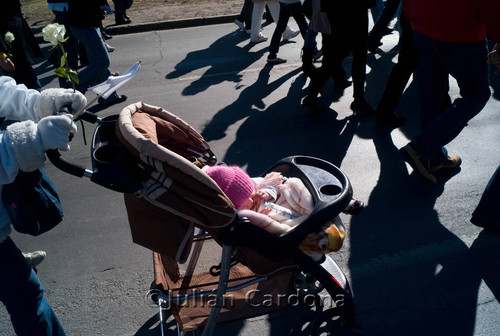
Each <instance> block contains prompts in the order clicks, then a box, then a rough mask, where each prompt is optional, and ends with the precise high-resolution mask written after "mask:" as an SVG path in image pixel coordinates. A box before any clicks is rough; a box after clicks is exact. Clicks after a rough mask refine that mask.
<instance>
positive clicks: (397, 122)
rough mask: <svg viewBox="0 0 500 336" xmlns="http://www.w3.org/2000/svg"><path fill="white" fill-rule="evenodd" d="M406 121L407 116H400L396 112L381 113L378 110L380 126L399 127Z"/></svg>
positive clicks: (378, 123)
mask: <svg viewBox="0 0 500 336" xmlns="http://www.w3.org/2000/svg"><path fill="white" fill-rule="evenodd" d="M405 123H406V118H405V117H398V116H397V115H395V114H380V113H379V112H378V111H377V125H378V126H379V127H389V128H398V127H401V126H403V125H404V124H405Z"/></svg>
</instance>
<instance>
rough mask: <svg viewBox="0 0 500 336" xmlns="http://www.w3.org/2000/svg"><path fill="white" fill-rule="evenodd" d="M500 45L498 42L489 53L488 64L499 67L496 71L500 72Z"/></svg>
mask: <svg viewBox="0 0 500 336" xmlns="http://www.w3.org/2000/svg"><path fill="white" fill-rule="evenodd" d="M499 52H500V45H499V44H498V43H497V44H496V45H495V48H493V51H492V52H490V53H489V54H488V64H493V65H494V66H496V67H497V69H496V70H495V73H496V74H498V73H500V54H499Z"/></svg>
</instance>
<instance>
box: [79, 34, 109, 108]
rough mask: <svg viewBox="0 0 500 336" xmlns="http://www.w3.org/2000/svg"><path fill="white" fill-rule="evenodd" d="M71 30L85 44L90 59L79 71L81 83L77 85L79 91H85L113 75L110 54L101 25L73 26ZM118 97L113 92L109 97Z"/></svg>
mask: <svg viewBox="0 0 500 336" xmlns="http://www.w3.org/2000/svg"><path fill="white" fill-rule="evenodd" d="M71 31H72V32H73V35H74V36H75V37H76V38H77V40H78V41H80V42H81V43H82V44H83V45H84V46H85V52H86V53H87V58H88V61H89V64H88V65H87V67H86V68H85V69H83V70H82V71H80V72H79V73H78V79H79V80H80V83H79V84H78V85H77V87H76V88H77V90H78V91H80V92H81V93H85V92H86V91H87V90H88V88H89V87H91V86H94V85H97V84H100V83H102V82H104V81H105V80H106V79H108V77H109V76H111V72H110V71H109V65H110V61H109V54H108V50H107V49H106V45H105V44H104V41H103V39H102V36H101V32H100V30H99V27H74V26H71ZM117 98H118V95H117V94H116V92H113V94H112V95H111V96H110V97H109V98H108V99H109V100H114V99H117Z"/></svg>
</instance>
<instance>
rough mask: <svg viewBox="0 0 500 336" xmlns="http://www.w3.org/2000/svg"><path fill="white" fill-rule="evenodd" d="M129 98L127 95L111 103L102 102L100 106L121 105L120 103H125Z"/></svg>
mask: <svg viewBox="0 0 500 336" xmlns="http://www.w3.org/2000/svg"><path fill="white" fill-rule="evenodd" d="M127 98H128V97H127V96H125V95H121V96H120V97H119V98H117V99H115V100H111V101H106V100H105V101H103V102H100V103H99V105H101V106H106V107H107V106H111V105H116V104H119V103H123V102H124V101H126V100H127Z"/></svg>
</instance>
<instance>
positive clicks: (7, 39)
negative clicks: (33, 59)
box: [4, 31, 16, 43]
mask: <svg viewBox="0 0 500 336" xmlns="http://www.w3.org/2000/svg"><path fill="white" fill-rule="evenodd" d="M15 39H16V38H15V37H14V34H12V33H11V32H10V31H8V32H6V33H5V37H4V40H5V42H7V43H12V41H14V40H15Z"/></svg>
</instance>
